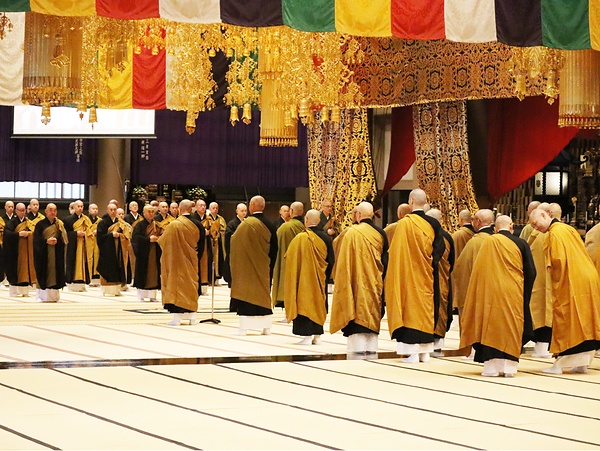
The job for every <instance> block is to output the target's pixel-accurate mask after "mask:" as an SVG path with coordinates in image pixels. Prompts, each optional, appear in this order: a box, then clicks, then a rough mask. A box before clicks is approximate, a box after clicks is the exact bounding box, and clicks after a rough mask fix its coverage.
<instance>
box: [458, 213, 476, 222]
mask: <svg viewBox="0 0 600 451" xmlns="http://www.w3.org/2000/svg"><path fill="white" fill-rule="evenodd" d="M472 221H473V215H472V214H471V212H470V211H469V210H462V211H461V212H460V213H459V214H458V223H459V224H460V225H461V226H464V225H465V224H471V222H472Z"/></svg>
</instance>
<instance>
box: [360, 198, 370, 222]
mask: <svg viewBox="0 0 600 451" xmlns="http://www.w3.org/2000/svg"><path fill="white" fill-rule="evenodd" d="M373 215H374V212H373V205H371V204H370V203H369V202H361V203H360V204H358V205H357V206H356V216H357V219H358V222H361V221H362V220H363V219H370V218H372V217H373Z"/></svg>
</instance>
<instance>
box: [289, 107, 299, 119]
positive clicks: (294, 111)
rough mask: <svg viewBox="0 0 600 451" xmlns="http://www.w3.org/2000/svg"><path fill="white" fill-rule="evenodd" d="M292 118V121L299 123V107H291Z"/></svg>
mask: <svg viewBox="0 0 600 451" xmlns="http://www.w3.org/2000/svg"><path fill="white" fill-rule="evenodd" d="M289 110H290V117H291V118H292V120H294V121H297V120H298V107H297V106H296V105H290V108H289Z"/></svg>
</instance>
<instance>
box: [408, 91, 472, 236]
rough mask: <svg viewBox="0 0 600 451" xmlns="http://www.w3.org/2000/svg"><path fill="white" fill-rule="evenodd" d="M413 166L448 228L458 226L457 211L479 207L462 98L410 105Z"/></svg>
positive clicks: (451, 228)
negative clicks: (470, 160) (472, 173)
mask: <svg viewBox="0 0 600 451" xmlns="http://www.w3.org/2000/svg"><path fill="white" fill-rule="evenodd" d="M413 124H414V133H415V154H416V160H415V168H416V169H417V179H418V181H419V186H420V187H421V188H422V189H423V190H425V192H426V193H427V194H428V196H429V199H430V202H431V206H432V207H433V208H439V209H440V210H441V212H442V217H443V218H444V221H443V223H442V226H443V227H444V228H445V229H446V230H449V231H454V230H456V229H458V227H459V224H458V214H459V213H460V211H461V210H464V209H468V210H470V211H472V212H474V211H476V210H477V209H478V206H477V202H476V200H475V193H474V191H473V183H472V180H471V168H470V164H469V146H468V142H467V106H466V102H464V101H456V102H444V103H429V104H425V105H417V106H415V107H413Z"/></svg>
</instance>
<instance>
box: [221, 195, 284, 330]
mask: <svg viewBox="0 0 600 451" xmlns="http://www.w3.org/2000/svg"><path fill="white" fill-rule="evenodd" d="M264 208H265V199H264V198H263V197H262V196H254V197H253V198H252V199H250V204H249V206H248V210H250V216H249V217H248V218H246V219H245V220H244V221H243V222H242V223H241V224H240V225H239V227H238V228H237V230H236V231H235V233H234V234H233V235H232V236H231V249H230V252H231V258H230V265H231V304H230V305H231V307H233V308H234V309H235V311H236V312H237V314H238V316H239V317H240V323H239V331H238V333H239V335H246V332H247V330H248V329H262V334H263V335H269V334H270V333H271V322H272V318H273V310H271V279H272V277H273V269H274V267H275V260H276V259H277V231H276V229H275V225H274V224H272V223H271V221H269V220H268V219H266V218H265V217H264V214H263V211H264Z"/></svg>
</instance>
